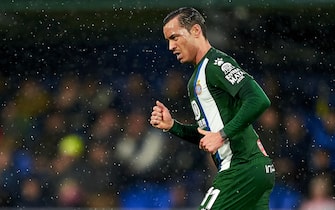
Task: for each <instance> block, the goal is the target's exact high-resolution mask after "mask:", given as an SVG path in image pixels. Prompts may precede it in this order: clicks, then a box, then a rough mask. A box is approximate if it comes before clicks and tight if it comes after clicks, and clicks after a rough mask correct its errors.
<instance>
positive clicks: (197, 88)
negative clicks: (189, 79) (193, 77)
mask: <svg viewBox="0 0 335 210" xmlns="http://www.w3.org/2000/svg"><path fill="white" fill-rule="evenodd" d="M194 91H195V94H197V95H200V94H201V92H202V87H201V85H200V80H198V81H197V84H196V85H195V88H194Z"/></svg>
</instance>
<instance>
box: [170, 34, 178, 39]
mask: <svg viewBox="0 0 335 210" xmlns="http://www.w3.org/2000/svg"><path fill="white" fill-rule="evenodd" d="M177 36H178V35H176V34H171V36H169V37H168V38H169V39H174V38H175V37H177Z"/></svg>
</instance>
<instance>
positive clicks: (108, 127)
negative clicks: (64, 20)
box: [0, 8, 335, 210]
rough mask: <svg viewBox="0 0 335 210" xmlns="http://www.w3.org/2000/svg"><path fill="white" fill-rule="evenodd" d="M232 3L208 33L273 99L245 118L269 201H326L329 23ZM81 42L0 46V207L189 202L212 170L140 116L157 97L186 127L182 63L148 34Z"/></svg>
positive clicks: (332, 157)
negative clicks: (270, 171) (267, 164)
mask: <svg viewBox="0 0 335 210" xmlns="http://www.w3.org/2000/svg"><path fill="white" fill-rule="evenodd" d="M236 11H238V13H237V12H235V13H234V12H232V13H229V14H224V13H217V15H213V17H212V19H210V17H209V22H210V23H212V24H213V25H215V27H214V28H211V29H209V31H208V33H209V37H211V38H212V39H213V40H214V41H213V42H214V43H215V42H216V41H217V42H220V43H221V42H222V43H223V46H218V48H222V50H223V51H226V50H225V49H227V50H229V51H228V52H227V53H229V54H231V55H232V56H233V57H235V58H236V59H237V61H238V62H239V63H240V64H241V66H242V67H243V68H244V69H245V70H247V71H248V72H250V73H251V74H252V75H253V76H254V77H255V79H256V80H257V81H258V82H259V83H260V85H261V86H262V87H263V88H264V90H265V92H266V93H267V94H268V96H269V98H270V100H271V102H272V105H271V107H270V108H269V109H268V110H267V111H266V112H265V113H264V114H263V115H262V116H261V117H260V118H259V120H258V121H257V122H256V123H255V125H254V126H255V129H256V130H257V132H258V134H259V135H260V139H261V141H262V142H263V145H264V147H265V149H266V150H267V153H268V154H269V156H271V157H272V158H273V159H274V163H275V167H276V185H275V188H274V190H273V192H272V194H271V200H270V207H271V209H301V210H306V209H313V210H315V209H335V200H334V196H335V195H334V186H335V180H334V177H335V137H334V136H335V91H334V88H335V87H334V85H335V80H334V73H333V72H334V66H335V65H334V63H333V60H334V59H333V58H334V57H335V56H334V53H331V52H332V51H333V48H332V44H333V42H334V41H333V40H332V38H331V37H332V36H331V35H330V34H332V31H334V27H333V26H330V25H327V24H313V26H312V24H311V23H314V22H313V21H316V20H318V18H319V16H317V15H315V16H313V15H312V18H311V20H308V18H307V20H306V21H305V22H304V21H303V19H302V18H301V15H299V13H297V14H291V15H296V18H297V19H294V18H293V19H290V18H289V17H288V16H285V15H282V16H280V15H278V16H272V13H271V14H270V15H269V16H268V17H264V16H261V15H257V13H255V14H254V15H253V16H251V14H248V12H247V11H245V10H243V8H238V9H236ZM223 14H224V15H223ZM304 14H305V13H304ZM222 21H223V22H224V23H227V22H230V23H231V24H228V25H227V24H221V22H222ZM223 25H224V26H223ZM236 26H238V27H236ZM222 27H224V28H222ZM313 27H314V28H313ZM315 28H318V30H316V29H315ZM159 29H160V28H159ZM314 29H315V30H314ZM106 31H107V30H106ZM159 32H160V30H159ZM325 34H329V36H327V35H325ZM83 36H84V35H83ZM160 36H161V34H160ZM78 37H79V36H78ZM99 37H100V36H99ZM327 37H330V39H331V41H329V42H327V41H326V40H325V41H324V42H322V43H321V42H318V40H319V41H320V40H324V39H326V38H327ZM144 38H145V37H142V39H144ZM83 39H84V38H81V40H75V43H70V44H69V43H58V44H57V43H48V42H45V43H44V42H36V43H33V44H30V45H29V44H28V45H24V43H14V41H13V42H11V43H9V42H8V43H9V44H8V43H6V44H3V43H4V42H1V43H2V45H1V49H2V50H1V51H0V54H1V56H0V57H1V59H0V68H1V72H0V101H1V103H0V104H1V106H0V131H1V132H0V184H1V187H0V207H8V208H33V207H42V208H45V207H64V208H65V207H70V208H72V207H81V208H103V207H112V208H120V209H130V208H142V209H149V208H167V209H174V208H176V209H177V208H194V207H197V206H198V204H199V202H200V201H201V199H202V198H203V195H204V193H205V192H206V191H207V189H208V187H209V184H210V183H211V181H212V179H213V177H214V176H215V174H216V169H215V167H214V165H213V163H212V162H211V158H210V156H209V155H208V154H206V153H205V152H203V151H201V150H199V149H198V148H197V147H196V146H194V145H191V144H189V143H187V142H183V141H181V140H180V139H178V138H177V137H175V136H172V135H170V134H169V133H164V132H161V131H160V130H157V129H154V128H152V127H151V126H150V124H149V121H148V119H149V116H150V113H151V108H152V106H153V105H154V103H155V101H156V100H161V101H162V102H164V104H166V105H168V108H169V109H170V110H171V112H172V114H173V116H174V117H175V118H176V119H178V120H179V121H181V122H184V123H193V115H192V110H191V108H190V105H189V102H188V97H187V92H186V84H187V81H188V78H189V75H190V74H191V73H192V67H191V68H188V67H187V66H183V67H179V66H177V64H176V63H173V62H171V61H170V60H169V59H170V57H169V56H168V55H170V54H165V53H168V52H167V50H166V45H165V43H164V45H162V43H161V42H160V41H159V42H158V41H157V40H156V38H152V39H151V40H145V42H143V43H141V42H140V41H139V40H135V41H134V40H133V41H129V40H127V43H123V44H120V45H118V43H113V44H111V43H109V42H108V43H103V42H100V43H99V44H100V45H99V44H98V43H94V42H92V43H91V42H90V43H89V44H87V43H85V42H84V44H83V43H82V42H83ZM125 39H126V38H125ZM157 39H159V40H161V39H162V37H159V38H157ZM3 40H5V41H6V39H3ZM8 40H12V37H10V38H8V39H7V41H8ZM0 41H1V40H0ZM72 41H73V40H71V42H72ZM73 42H74V41H73ZM101 43H103V44H101ZM21 44H22V46H23V47H22V46H20V45H21ZM111 45H112V46H111ZM255 46H257V47H255ZM162 52H164V53H162ZM173 60H175V59H174V58H173ZM78 69H80V70H78Z"/></svg>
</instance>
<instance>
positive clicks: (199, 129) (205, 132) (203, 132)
mask: <svg viewBox="0 0 335 210" xmlns="http://www.w3.org/2000/svg"><path fill="white" fill-rule="evenodd" d="M198 132H199V133H200V134H202V135H206V134H208V133H210V132H209V131H205V130H203V129H201V128H198Z"/></svg>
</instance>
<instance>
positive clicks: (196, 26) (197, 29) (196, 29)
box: [191, 24, 202, 37]
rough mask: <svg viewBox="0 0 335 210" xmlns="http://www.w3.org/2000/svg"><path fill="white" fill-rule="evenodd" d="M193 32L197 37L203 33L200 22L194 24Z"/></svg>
mask: <svg viewBox="0 0 335 210" xmlns="http://www.w3.org/2000/svg"><path fill="white" fill-rule="evenodd" d="M191 34H192V35H193V36H195V37H199V36H200V35H201V34H202V30H201V27H200V25H199V24H194V25H193V26H192V28H191Z"/></svg>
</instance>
